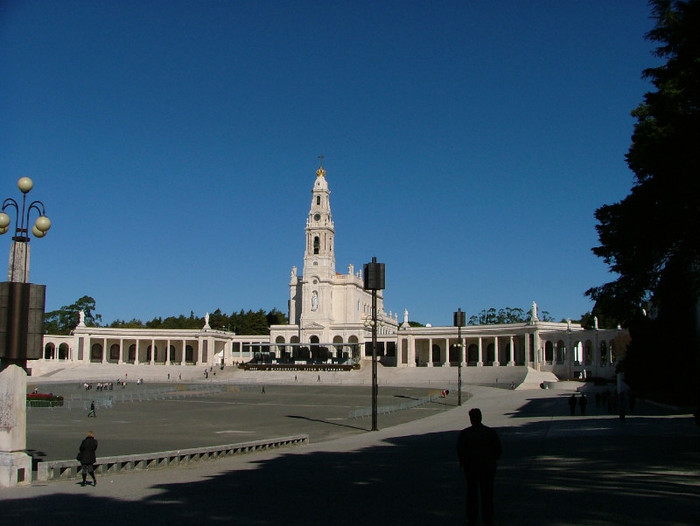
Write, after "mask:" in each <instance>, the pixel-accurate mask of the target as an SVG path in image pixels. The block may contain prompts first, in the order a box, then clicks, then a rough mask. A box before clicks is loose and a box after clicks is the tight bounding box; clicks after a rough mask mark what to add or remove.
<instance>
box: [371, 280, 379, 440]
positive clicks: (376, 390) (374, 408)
mask: <svg viewBox="0 0 700 526" xmlns="http://www.w3.org/2000/svg"><path fill="white" fill-rule="evenodd" d="M378 394H379V386H378V385H377V290H376V289H372V431H377V430H378V428H377V396H378Z"/></svg>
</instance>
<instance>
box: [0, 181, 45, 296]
mask: <svg viewBox="0 0 700 526" xmlns="http://www.w3.org/2000/svg"><path fill="white" fill-rule="evenodd" d="M17 187H18V188H19V189H20V191H21V192H22V204H21V206H20V204H19V203H18V202H17V201H15V200H14V199H12V198H7V199H5V200H4V201H3V202H2V211H1V212H0V235H2V234H5V233H6V232H7V231H8V230H9V229H10V216H9V215H8V214H7V212H6V211H7V210H9V209H10V208H14V209H15V218H16V221H15V235H14V236H12V248H11V249H10V263H9V266H8V269H7V281H10V282H16V283H28V282H29V240H30V237H29V216H30V215H31V213H32V211H33V210H34V211H36V212H37V213H38V214H39V217H37V219H36V221H35V222H34V226H33V227H32V229H31V233H32V234H33V235H34V237H37V238H41V237H44V236H45V235H46V233H47V232H48V231H49V228H51V221H50V220H49V218H48V217H46V208H45V207H44V203H42V202H41V201H32V202H31V203H29V205H27V194H28V193H29V192H30V191H31V190H32V188H33V187H34V183H33V182H32V180H31V179H30V178H29V177H22V178H20V180H19V181H17Z"/></svg>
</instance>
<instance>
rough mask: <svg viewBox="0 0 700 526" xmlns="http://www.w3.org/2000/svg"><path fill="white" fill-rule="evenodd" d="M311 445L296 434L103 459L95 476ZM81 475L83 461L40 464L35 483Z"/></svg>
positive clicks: (100, 459)
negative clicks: (81, 462)
mask: <svg viewBox="0 0 700 526" xmlns="http://www.w3.org/2000/svg"><path fill="white" fill-rule="evenodd" d="M308 443H309V435H293V436H288V437H281V438H269V439H263V440H254V441H250V442H241V443H239V444H225V445H221V446H206V447H196V448H189V449H176V450H171V451H160V452H155V453H137V454H132V455H117V456H112V457H100V458H98V459H97V462H96V463H95V473H102V474H107V473H119V472H121V471H134V470H148V469H156V468H167V467H177V466H179V465H181V464H189V463H191V462H198V461H202V460H216V459H219V458H222V457H228V456H233V455H242V454H247V453H253V452H256V451H264V450H268V449H277V448H282V447H293V446H300V445H304V444H308ZM79 472H80V462H78V461H77V460H47V461H44V462H38V463H37V473H36V480H37V481H41V482H46V481H48V480H63V479H74V478H77V477H78V473H79Z"/></svg>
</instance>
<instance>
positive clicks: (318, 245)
mask: <svg viewBox="0 0 700 526" xmlns="http://www.w3.org/2000/svg"><path fill="white" fill-rule="evenodd" d="M320 250H321V240H320V239H319V237H318V236H314V254H318V253H319V251H320Z"/></svg>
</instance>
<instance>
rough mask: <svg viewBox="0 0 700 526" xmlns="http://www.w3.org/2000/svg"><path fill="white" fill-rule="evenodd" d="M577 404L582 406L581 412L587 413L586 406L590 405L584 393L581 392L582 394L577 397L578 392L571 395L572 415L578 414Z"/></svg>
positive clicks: (570, 408) (570, 409)
mask: <svg viewBox="0 0 700 526" xmlns="http://www.w3.org/2000/svg"><path fill="white" fill-rule="evenodd" d="M577 405H578V406H579V407H580V408H581V414H582V415H585V414H586V406H587V405H588V399H587V398H586V395H585V394H584V393H581V396H580V397H579V398H576V393H573V394H572V395H571V396H570V397H569V412H570V413H571V416H574V415H576V406H577Z"/></svg>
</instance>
